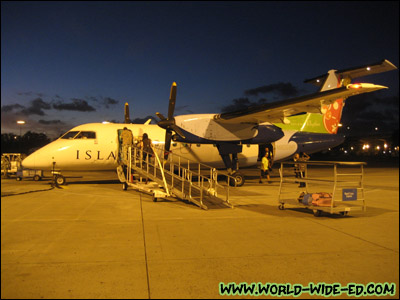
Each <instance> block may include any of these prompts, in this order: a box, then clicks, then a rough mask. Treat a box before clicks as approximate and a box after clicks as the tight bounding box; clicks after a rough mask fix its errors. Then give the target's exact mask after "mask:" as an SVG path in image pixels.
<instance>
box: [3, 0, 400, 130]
mask: <svg viewBox="0 0 400 300" xmlns="http://www.w3.org/2000/svg"><path fill="white" fill-rule="evenodd" d="M382 59H388V60H389V61H390V62H392V63H393V64H395V65H396V66H397V67H398V66H399V4H398V2H397V1H391V2H385V1H377V2H374V1H372V2H369V1H365V2H358V1H355V2H350V1H346V2H334V1H326V2H325V1H324V2H314V1H313V2H300V1H296V2H269V1H268V2H259V1H256V2H251V1H245V2H237V1H235V2H226V1H224V2H214V1H213V2H167V1H163V2H153V1H150V2H136V1H135V2H125V1H124V2H118V1H112V2H107V1H102V2H96V1H90V2H78V1H72V2H47V1H46V2H35V1H29V2H20V1H2V2H1V132H2V133H9V132H14V133H15V134H18V133H19V131H20V130H21V132H22V134H23V133H24V132H26V131H28V130H31V131H34V132H44V133H46V134H47V135H48V136H50V137H57V136H59V135H60V134H61V133H64V132H66V131H67V130H69V129H71V128H72V127H74V126H76V125H79V124H83V123H90V122H102V121H104V120H108V121H117V122H122V121H123V112H124V104H125V102H128V103H129V107H130V117H131V119H143V118H146V117H147V116H149V115H152V116H155V113H156V112H161V113H163V114H164V115H166V114H167V110H168V98H169V92H170V87H171V84H172V82H174V81H175V82H176V83H177V86H178V89H177V91H178V92H177V101H176V103H177V104H176V109H175V115H180V114H190V113H219V112H221V111H223V110H226V109H227V107H230V106H232V105H233V106H234V105H235V104H237V103H239V102H240V101H242V100H243V99H247V101H250V102H251V103H258V102H260V101H264V102H265V101H276V100H283V99H285V98H288V97H293V96H301V95H305V94H307V93H313V92H315V91H316V87H314V86H312V85H309V84H306V83H304V82H303V81H304V80H305V79H309V78H313V77H316V76H318V75H322V74H325V73H326V72H327V71H329V70H330V69H339V70H340V69H346V68H351V67H355V66H362V65H365V64H369V63H374V62H378V61H380V60H382ZM362 82H371V83H375V84H381V85H385V86H388V87H389V89H388V90H384V91H379V92H376V93H375V94H376V96H374V100H370V102H371V103H373V105H370V108H371V110H372V109H373V108H374V107H375V108H376V107H378V108H380V109H381V112H382V117H384V118H396V117H394V116H392V115H390V116H389V115H387V114H386V115H385V113H384V110H383V107H386V108H387V109H386V111H389V112H393V111H396V110H397V115H398V94H399V75H398V70H396V71H391V72H387V73H383V74H379V75H372V76H369V77H365V79H364V78H363V80H362ZM252 91H253V92H254V91H261V92H262V93H261V94H259V93H252ZM260 99H262V100H260ZM379 99H384V100H382V103H386V104H385V105H386V106H384V105H378V104H379V103H380V102H378V101H380V100H379ZM388 99H391V100H388ZM349 101H351V99H350V100H349ZM385 101H386V102H385ZM360 105H362V104H360ZM360 105H359V106H360ZM345 110H346V108H345ZM369 113H370V115H371V111H369ZM372 115H376V114H374V113H372ZM20 119H22V120H25V121H26V124H25V125H22V126H21V125H17V124H16V121H17V120H20ZM397 122H398V117H397ZM19 126H21V128H20V127H19Z"/></svg>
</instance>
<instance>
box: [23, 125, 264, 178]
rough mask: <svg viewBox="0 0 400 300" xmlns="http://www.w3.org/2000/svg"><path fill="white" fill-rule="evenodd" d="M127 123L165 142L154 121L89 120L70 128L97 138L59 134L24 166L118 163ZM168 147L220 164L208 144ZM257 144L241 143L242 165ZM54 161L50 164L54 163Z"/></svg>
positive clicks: (108, 166) (86, 167) (78, 167)
mask: <svg viewBox="0 0 400 300" xmlns="http://www.w3.org/2000/svg"><path fill="white" fill-rule="evenodd" d="M124 127H127V128H128V129H130V130H131V131H132V134H133V136H134V138H135V139H137V138H138V137H141V136H142V135H143V133H147V134H148V135H149V138H150V139H151V140H152V142H153V144H162V145H163V144H164V139H165V129H162V128H160V127H159V126H158V125H153V124H148V125H146V124H113V123H109V124H102V123H90V124H84V125H80V126H77V127H74V128H73V129H71V130H70V131H69V132H71V131H77V132H79V131H84V132H85V131H87V132H95V133H96V138H86V139H84V138H78V139H77V138H75V139H68V138H59V139H57V140H55V141H53V142H51V143H49V144H48V145H46V146H44V147H42V148H40V149H39V150H37V151H35V152H34V153H32V154H31V155H29V156H28V157H27V158H25V159H24V161H23V166H24V168H28V169H40V170H53V167H54V169H55V170H62V171H103V170H115V169H116V168H117V167H118V159H117V158H118V155H119V141H118V130H122V129H123V128H124ZM171 151H172V152H173V153H175V154H177V155H179V156H183V157H185V158H187V159H189V160H192V161H194V162H201V163H204V164H208V165H211V166H214V167H221V168H222V167H223V166H224V165H223V162H222V160H221V157H220V155H219V153H218V150H217V148H216V147H215V146H214V145H210V144H186V143H179V142H172V145H171ZM257 155H258V145H251V146H249V147H243V152H242V153H241V154H240V163H241V166H250V165H255V164H256V163H257ZM54 162H55V165H54V166H53V163H54Z"/></svg>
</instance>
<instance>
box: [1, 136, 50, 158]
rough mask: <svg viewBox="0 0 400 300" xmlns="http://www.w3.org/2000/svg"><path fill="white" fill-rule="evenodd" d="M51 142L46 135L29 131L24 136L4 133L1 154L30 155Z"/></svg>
mask: <svg viewBox="0 0 400 300" xmlns="http://www.w3.org/2000/svg"><path fill="white" fill-rule="evenodd" d="M50 142H51V140H50V139H49V138H48V137H47V135H45V134H44V133H36V132H31V131H28V132H26V133H25V134H24V135H22V136H19V135H15V134H14V133H2V134H1V153H2V154H3V153H21V154H26V155H28V154H31V153H32V152H34V151H35V150H37V149H39V148H40V147H43V146H45V145H47V144H48V143H50Z"/></svg>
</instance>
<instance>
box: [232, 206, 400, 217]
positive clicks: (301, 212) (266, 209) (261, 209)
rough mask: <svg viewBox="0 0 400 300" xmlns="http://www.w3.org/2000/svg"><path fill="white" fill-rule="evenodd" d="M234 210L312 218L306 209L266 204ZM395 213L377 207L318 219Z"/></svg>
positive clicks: (325, 215) (310, 212) (328, 215)
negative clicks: (282, 207)
mask: <svg viewBox="0 0 400 300" xmlns="http://www.w3.org/2000/svg"><path fill="white" fill-rule="evenodd" d="M235 208H238V209H244V210H247V211H251V212H255V213H259V214H265V215H269V216H277V217H284V218H285V217H298V218H302V217H304V216H313V211H312V210H311V209H307V208H301V207H285V209H284V210H280V209H279V208H278V205H276V206H275V205H267V204H244V205H243V204H242V205H235ZM391 212H396V211H395V210H391V209H384V208H378V207H368V206H367V209H366V211H365V212H362V211H355V212H351V211H350V212H349V214H348V215H345V216H342V215H341V214H336V213H335V214H330V213H327V212H322V214H321V215H320V216H319V217H318V218H320V219H321V218H322V219H323V218H328V219H343V218H359V217H361V218H369V217H376V216H379V215H383V214H386V213H391Z"/></svg>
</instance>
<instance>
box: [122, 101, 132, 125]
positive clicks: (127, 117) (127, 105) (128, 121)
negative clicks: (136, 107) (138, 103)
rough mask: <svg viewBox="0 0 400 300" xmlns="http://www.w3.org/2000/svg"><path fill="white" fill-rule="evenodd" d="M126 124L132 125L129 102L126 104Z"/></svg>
mask: <svg viewBox="0 0 400 300" xmlns="http://www.w3.org/2000/svg"><path fill="white" fill-rule="evenodd" d="M124 123H125V124H130V123H131V119H130V118H129V104H128V102H125V120H124Z"/></svg>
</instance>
